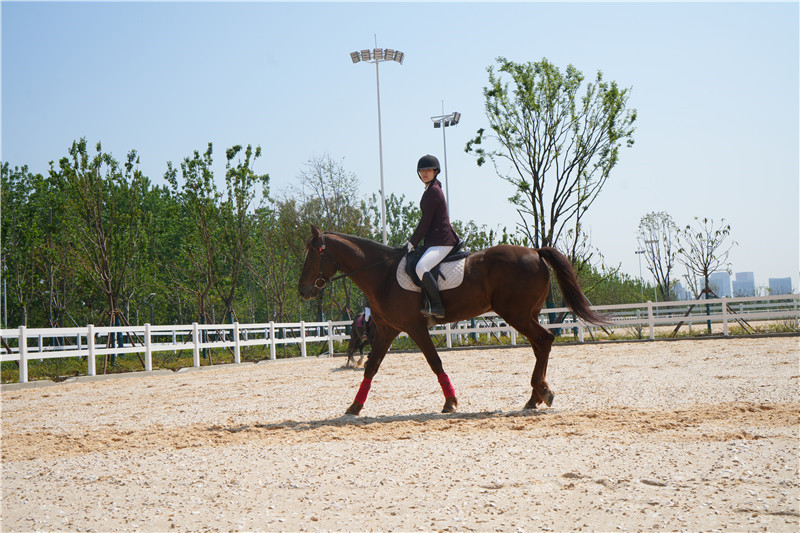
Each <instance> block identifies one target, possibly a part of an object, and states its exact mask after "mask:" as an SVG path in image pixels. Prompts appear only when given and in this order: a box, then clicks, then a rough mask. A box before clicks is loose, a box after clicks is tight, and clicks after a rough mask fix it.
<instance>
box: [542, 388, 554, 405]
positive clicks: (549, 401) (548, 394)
mask: <svg viewBox="0 0 800 533" xmlns="http://www.w3.org/2000/svg"><path fill="white" fill-rule="evenodd" d="M555 396H556V395H555V394H553V392H552V391H551V390H550V389H547V390H546V391H545V395H544V398H543V399H544V403H545V405H546V406H547V407H550V406H551V405H553V398H555Z"/></svg>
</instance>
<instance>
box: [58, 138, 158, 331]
mask: <svg viewBox="0 0 800 533" xmlns="http://www.w3.org/2000/svg"><path fill="white" fill-rule="evenodd" d="M137 163H138V157H137V154H136V152H135V151H131V152H129V153H128V155H127V159H126V162H125V165H124V167H123V168H120V166H119V163H118V162H117V161H116V160H115V159H114V158H113V157H112V156H111V154H109V153H106V152H103V150H102V147H101V145H100V143H97V146H96V154H95V155H93V156H92V155H90V154H89V152H88V150H87V147H86V140H85V139H81V140H80V141H76V142H74V143H73V144H72V147H71V148H70V149H69V155H68V156H67V157H63V158H61V159H60V160H59V163H58V168H55V167H52V168H51V171H50V172H51V177H52V179H54V180H60V181H61V180H63V183H64V200H65V211H64V215H65V221H66V223H67V226H68V235H69V237H70V247H69V251H70V253H71V259H72V260H73V261H74V262H75V264H77V265H79V267H80V268H81V269H82V270H83V272H84V273H85V274H86V277H87V279H88V280H90V281H91V283H92V285H93V286H94V287H95V288H96V289H97V291H98V292H99V293H100V294H101V295H102V298H103V299H104V300H105V305H106V313H107V315H108V316H109V317H110V318H111V320H112V323H113V321H114V319H115V317H116V318H120V317H122V316H123V315H122V313H121V310H120V296H121V293H122V289H123V287H124V286H126V284H127V283H128V281H129V279H130V276H131V265H132V263H133V262H134V261H135V259H136V256H137V254H138V253H140V250H142V248H143V247H142V242H141V237H142V234H143V231H142V230H143V210H142V198H143V191H144V190H146V188H147V180H146V179H145V177H144V176H143V175H142V173H141V172H140V171H139V170H138V168H137Z"/></svg>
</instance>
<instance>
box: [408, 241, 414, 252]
mask: <svg viewBox="0 0 800 533" xmlns="http://www.w3.org/2000/svg"><path fill="white" fill-rule="evenodd" d="M406 250H408V251H409V252H412V251H413V250H414V245H413V244H411V243H410V242H409V241H406Z"/></svg>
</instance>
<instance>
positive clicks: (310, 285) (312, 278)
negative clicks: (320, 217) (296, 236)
mask: <svg viewBox="0 0 800 533" xmlns="http://www.w3.org/2000/svg"><path fill="white" fill-rule="evenodd" d="M325 248H326V245H325V235H324V233H322V232H321V231H320V230H319V228H317V227H316V226H314V225H312V226H311V237H310V238H309V239H308V241H306V260H305V263H303V272H302V273H301V274H300V285H299V288H300V296H301V297H302V298H303V299H304V300H310V299H311V298H316V297H317V296H318V295H319V291H320V290H322V289H323V288H325V285H327V284H328V281H329V280H330V279H331V277H332V276H333V275H334V274H335V273H336V270H337V267H336V264H335V263H334V262H333V260H332V259H331V258H330V257H328V256H327V254H326V253H325Z"/></svg>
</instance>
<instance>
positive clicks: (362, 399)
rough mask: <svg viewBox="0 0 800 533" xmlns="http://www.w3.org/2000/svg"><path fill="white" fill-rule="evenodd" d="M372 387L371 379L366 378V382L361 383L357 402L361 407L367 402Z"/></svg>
mask: <svg viewBox="0 0 800 533" xmlns="http://www.w3.org/2000/svg"><path fill="white" fill-rule="evenodd" d="M371 386H372V380H371V379H367V378H364V381H362V382H361V386H360V387H359V388H358V394H356V401H357V402H358V403H360V404H361V405H364V404H365V403H366V402H367V394H369V388H370V387H371Z"/></svg>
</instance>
